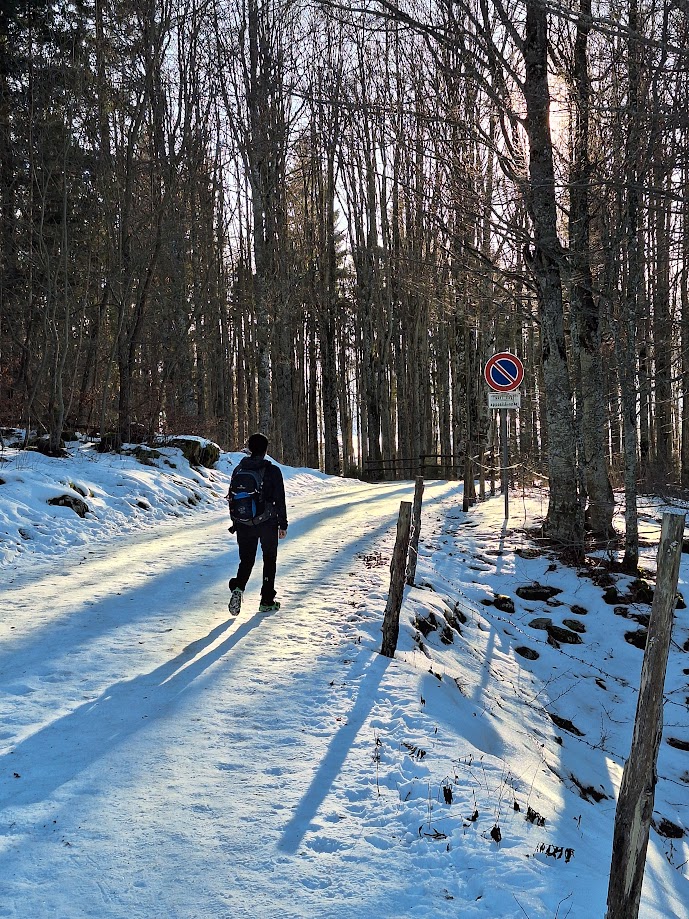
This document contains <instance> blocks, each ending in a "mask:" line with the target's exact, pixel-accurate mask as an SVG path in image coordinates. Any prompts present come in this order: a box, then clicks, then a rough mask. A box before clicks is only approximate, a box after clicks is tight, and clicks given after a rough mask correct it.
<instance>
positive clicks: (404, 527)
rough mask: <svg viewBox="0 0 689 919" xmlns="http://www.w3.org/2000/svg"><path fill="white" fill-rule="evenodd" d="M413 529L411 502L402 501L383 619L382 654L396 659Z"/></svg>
mask: <svg viewBox="0 0 689 919" xmlns="http://www.w3.org/2000/svg"><path fill="white" fill-rule="evenodd" d="M410 527H411V502H410V501H402V503H401V504H400V515H399V518H398V519H397V538H396V539H395V549H394V552H393V553H392V561H391V562H390V593H389V594H388V602H387V604H386V605H385V616H384V617H383V644H382V647H381V649H380V653H381V654H384V655H385V657H394V656H395V649H396V648H397V638H398V636H399V632H400V610H401V608H402V598H403V596H404V574H405V571H406V567H407V549H408V548H409V530H410Z"/></svg>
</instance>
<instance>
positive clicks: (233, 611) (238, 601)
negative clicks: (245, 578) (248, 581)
mask: <svg viewBox="0 0 689 919" xmlns="http://www.w3.org/2000/svg"><path fill="white" fill-rule="evenodd" d="M243 593H244V591H243V590H240V589H239V587H235V589H234V590H233V591H232V596H231V597H230V602H229V603H228V604H227V608H228V609H229V611H230V615H232V616H236V615H237V614H238V613H239V611H240V609H241V608H242V594H243Z"/></svg>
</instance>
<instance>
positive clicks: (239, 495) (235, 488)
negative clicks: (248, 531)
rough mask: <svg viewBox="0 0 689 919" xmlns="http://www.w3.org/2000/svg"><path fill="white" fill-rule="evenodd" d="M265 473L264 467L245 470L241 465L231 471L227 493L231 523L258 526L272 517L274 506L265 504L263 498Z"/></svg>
mask: <svg viewBox="0 0 689 919" xmlns="http://www.w3.org/2000/svg"><path fill="white" fill-rule="evenodd" d="M265 472H266V467H265V466H261V468H260V469H247V468H246V467H244V466H242V465H241V463H240V464H239V466H237V467H236V468H235V470H234V471H233V473H232V478H231V479H230V490H229V492H228V493H227V500H228V501H229V504H230V517H231V518H232V522H233V523H241V524H243V525H245V526H246V525H248V526H258V524H259V523H264V521H266V520H270V518H271V517H272V516H273V515H274V513H275V508H274V506H273V505H272V504H266V502H265V499H264V497H263V478H264V476H265Z"/></svg>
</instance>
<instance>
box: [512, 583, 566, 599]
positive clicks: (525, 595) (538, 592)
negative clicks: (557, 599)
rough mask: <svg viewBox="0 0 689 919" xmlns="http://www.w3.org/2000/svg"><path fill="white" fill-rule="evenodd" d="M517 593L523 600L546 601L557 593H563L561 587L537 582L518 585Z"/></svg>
mask: <svg viewBox="0 0 689 919" xmlns="http://www.w3.org/2000/svg"><path fill="white" fill-rule="evenodd" d="M516 593H517V596H518V597H521V599H522V600H530V601H534V600H540V601H545V600H550V599H551V598H552V597H554V596H556V595H557V594H561V593H562V591H561V590H560V588H559V587H547V586H546V585H544V584H539V583H538V582H536V583H534V584H526V585H524V586H523V587H518V588H517V591H516Z"/></svg>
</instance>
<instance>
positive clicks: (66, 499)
mask: <svg viewBox="0 0 689 919" xmlns="http://www.w3.org/2000/svg"><path fill="white" fill-rule="evenodd" d="M48 504H50V505H52V506H53V507H69V508H71V509H72V510H73V511H74V513H75V514H78V515H79V517H85V516H86V515H87V514H88V512H89V506H88V504H87V503H86V502H85V501H82V500H81V498H76V497H75V496H74V495H59V496H58V497H57V498H48Z"/></svg>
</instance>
